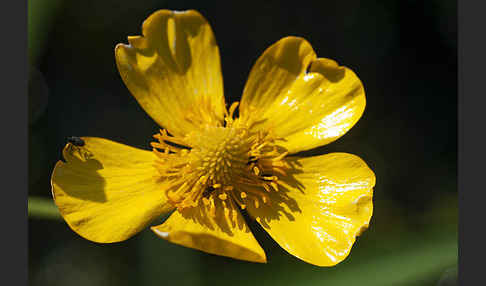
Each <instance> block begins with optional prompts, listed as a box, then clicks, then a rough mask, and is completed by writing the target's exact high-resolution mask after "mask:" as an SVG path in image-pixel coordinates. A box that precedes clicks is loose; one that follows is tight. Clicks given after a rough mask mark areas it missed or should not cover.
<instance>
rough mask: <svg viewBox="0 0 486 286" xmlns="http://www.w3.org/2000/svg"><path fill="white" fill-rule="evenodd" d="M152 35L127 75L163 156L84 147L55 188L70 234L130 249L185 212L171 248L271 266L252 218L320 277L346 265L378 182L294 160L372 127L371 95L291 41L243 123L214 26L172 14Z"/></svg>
mask: <svg viewBox="0 0 486 286" xmlns="http://www.w3.org/2000/svg"><path fill="white" fill-rule="evenodd" d="M142 30H143V36H132V37H128V42H129V44H128V45H125V44H119V45H117V46H116V49H115V54H116V63H117V67H118V70H119V72H120V74H121V77H122V78H123V81H124V82H125V84H126V86H127V87H128V89H129V90H130V92H131V93H132V94H133V96H134V97H135V98H136V99H137V101H138V103H139V104H140V105H141V106H142V107H143V109H144V110H145V111H146V112H147V113H148V114H149V115H150V116H151V117H152V118H153V119H154V120H155V121H156V122H157V123H158V124H159V125H160V126H163V127H165V128H166V129H164V130H161V131H160V133H158V134H156V135H154V137H155V139H156V140H155V141H154V142H153V143H152V147H153V150H152V151H146V150H141V149H137V148H133V147H129V146H126V145H123V144H120V143H116V142H113V141H110V140H106V139H101V138H93V137H82V138H81V140H71V142H69V143H68V144H67V145H66V147H65V148H64V150H63V156H64V159H65V162H63V161H59V162H57V164H56V166H55V168H54V171H53V174H52V180H51V183H52V194H53V197H54V200H55V203H56V204H57V206H58V207H59V210H60V212H61V214H62V216H63V217H64V219H65V221H66V222H67V223H68V225H69V226H70V227H71V228H72V229H73V230H74V231H75V232H76V233H78V234H79V235H81V236H82V237H84V238H86V239H89V240H91V241H95V242H102V243H109V242H118V241H122V240H126V239H128V238H129V237H131V236H133V235H134V234H136V233H138V232H139V231H140V230H142V229H143V228H144V227H146V226H147V225H148V224H149V223H150V222H151V221H152V220H153V219H155V218H157V217H159V216H161V215H162V214H164V213H167V212H170V211H173V213H172V214H171V215H170V217H169V218H168V219H167V220H166V221H165V222H164V223H163V224H161V225H157V226H153V227H151V229H152V230H153V231H154V232H155V233H156V234H157V235H158V236H160V237H161V238H164V239H166V240H168V241H171V242H173V243H176V244H180V245H183V246H186V247H191V248H195V249H199V250H202V251H205V252H208V253H213V254H217V255H223V256H228V257H233V258H236V259H242V260H248V261H254V262H266V256H265V253H264V251H263V250H262V248H261V247H260V245H259V244H258V242H257V241H256V240H255V238H254V237H253V235H252V233H251V231H250V230H249V228H248V226H247V224H246V223H245V220H244V218H243V216H242V214H241V213H240V209H243V210H245V211H246V212H247V213H248V214H249V216H250V217H251V218H253V219H256V221H257V222H258V223H259V224H260V225H261V226H262V227H263V228H264V229H265V230H266V231H267V232H268V233H269V234H270V235H271V236H272V238H273V239H275V241H277V243H278V244H279V245H280V246H281V247H282V248H284V249H285V250H286V251H288V252H289V253H290V254H292V255H294V256H296V257H298V258H300V259H302V260H304V261H306V262H308V263H312V264H315V265H319V266H331V265H335V264H337V263H339V262H340V261H342V260H343V259H344V258H345V257H346V256H347V255H348V254H349V252H350V250H351V247H352V245H353V243H354V241H355V238H356V236H357V235H359V234H360V233H361V231H363V230H364V229H366V228H367V227H368V223H369V221H370V219H371V215H372V210H373V204H372V194H373V187H374V185H375V176H374V174H373V172H372V171H371V170H370V169H369V168H368V166H367V165H366V163H364V162H363V160H361V159H360V158H359V157H357V156H355V155H351V154H347V153H331V154H326V155H321V156H314V157H306V158H303V157H299V156H297V155H294V156H291V154H295V153H297V152H300V151H304V150H309V149H311V148H314V147H318V146H322V145H324V144H328V143H330V142H332V141H334V140H336V139H337V138H339V137H340V136H342V135H343V134H344V133H346V132H347V131H348V130H349V129H350V128H351V127H352V126H353V125H354V124H355V123H356V122H357V121H358V119H359V118H360V117H361V115H362V113H363V111H364V108H365V94H364V89H363V86H362V84H361V82H360V80H359V79H358V77H357V76H356V75H355V73H354V72H352V71H351V70H350V69H348V68H346V67H342V66H338V65H337V63H336V62H334V61H332V60H330V59H325V58H317V56H316V54H315V53H314V51H313V49H312V47H311V45H310V44H309V43H308V42H307V41H306V40H304V39H302V38H299V37H286V38H283V39H281V40H279V41H278V42H276V43H275V44H273V45H272V46H270V47H269V48H268V49H267V50H266V51H265V52H264V53H263V55H262V56H261V57H260V58H259V59H258V60H257V62H256V63H255V65H254V67H253V68H252V70H251V72H250V75H249V78H248V81H247V83H246V86H245V88H244V91H243V95H242V99H241V104H240V108H239V117H238V118H236V117H235V112H236V108H237V105H238V103H234V104H232V105H231V107H230V108H229V110H227V109H226V104H225V100H224V96H223V80H222V76H221V66H220V58H219V50H218V46H217V44H216V41H215V38H214V35H213V32H212V30H211V27H210V26H209V24H208V23H207V21H206V20H205V19H204V18H203V16H201V15H200V14H199V13H198V12H196V11H193V10H190V11H185V12H173V11H168V10H160V11H157V12H155V13H153V14H152V15H151V16H150V17H148V19H147V20H146V21H145V22H144V23H143V28H142ZM135 128H136V127H135ZM166 130H167V131H166Z"/></svg>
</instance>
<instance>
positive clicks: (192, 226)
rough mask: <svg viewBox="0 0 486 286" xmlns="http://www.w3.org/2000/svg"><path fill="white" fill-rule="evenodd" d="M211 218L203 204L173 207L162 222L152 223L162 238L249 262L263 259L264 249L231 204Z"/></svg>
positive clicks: (154, 229)
mask: <svg viewBox="0 0 486 286" xmlns="http://www.w3.org/2000/svg"><path fill="white" fill-rule="evenodd" d="M231 205H232V206H231V207H230V208H228V209H227V210H229V211H227V212H224V211H223V210H222V209H219V211H216V213H215V216H214V218H213V217H212V216H211V215H210V214H209V212H208V211H207V210H206V209H205V208H203V207H196V208H192V209H185V210H183V211H182V212H179V211H175V212H174V213H173V214H172V215H171V216H170V217H169V218H168V219H167V221H165V222H164V223H163V224H161V225H158V226H154V227H152V230H153V231H154V232H155V233H156V234H157V235H158V236H160V237H161V238H163V239H166V240H168V241H170V242H173V243H176V244H179V245H183V246H186V247H190V248H194V249H198V250H202V251H204V252H207V253H212V254H216V255H222V256H227V257H232V258H235V259H241V260H247V261H252V262H263V263H264V262H266V256H265V252H264V251H263V249H262V248H261V247H260V245H259V244H258V242H257V241H256V240H255V238H254V237H253V234H252V233H251V231H250V229H249V228H248V225H247V224H246V222H245V220H244V219H243V217H242V215H241V214H240V212H239V210H237V209H236V207H235V206H233V204H231Z"/></svg>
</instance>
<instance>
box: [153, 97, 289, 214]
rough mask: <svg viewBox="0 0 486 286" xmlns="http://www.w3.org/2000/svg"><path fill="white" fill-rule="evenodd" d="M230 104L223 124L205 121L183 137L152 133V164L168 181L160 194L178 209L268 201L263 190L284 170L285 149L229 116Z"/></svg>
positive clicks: (272, 188) (275, 187) (271, 187)
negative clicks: (154, 139)
mask: <svg viewBox="0 0 486 286" xmlns="http://www.w3.org/2000/svg"><path fill="white" fill-rule="evenodd" d="M235 108H236V105H235V104H234V105H232V106H231V108H230V113H229V114H227V116H226V118H225V121H226V126H210V125H205V126H203V127H202V128H201V129H200V130H197V131H193V132H191V133H190V134H188V135H186V136H184V137H174V136H170V135H168V134H167V131H165V130H161V132H160V133H159V134H156V135H154V137H155V138H156V139H158V142H152V146H153V147H154V149H153V151H154V152H155V154H156V155H157V157H158V160H157V161H156V163H155V167H156V168H157V169H158V170H159V173H160V175H161V177H162V178H163V179H167V180H169V182H170V183H169V188H168V189H167V190H166V195H167V198H168V199H169V202H171V203H172V204H173V205H174V206H176V207H177V208H178V209H179V210H181V209H185V208H190V207H196V206H202V207H207V208H208V209H209V213H210V214H212V215H214V213H215V211H216V209H217V208H218V206H222V209H228V207H229V205H231V204H235V203H236V204H238V205H239V206H240V207H241V208H243V209H244V208H245V207H246V206H247V204H249V203H253V204H254V206H255V207H257V208H258V207H259V205H260V204H261V203H269V201H270V200H269V196H268V193H269V192H272V191H278V179H279V176H285V175H286V170H287V169H288V165H287V163H286V162H285V161H284V160H283V158H284V157H285V156H286V155H287V152H285V150H284V149H283V148H282V147H279V146H278V145H276V144H275V141H276V140H275V139H273V138H272V137H271V136H270V135H269V134H268V133H263V132H253V133H252V132H250V130H251V125H250V126H248V124H245V123H242V122H240V121H238V119H236V120H233V118H232V117H233V116H232V114H233V112H234V109H235ZM159 150H161V151H162V152H161V151H159ZM232 209H234V208H232Z"/></svg>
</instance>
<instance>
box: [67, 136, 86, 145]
mask: <svg viewBox="0 0 486 286" xmlns="http://www.w3.org/2000/svg"><path fill="white" fill-rule="evenodd" d="M67 141H68V142H69V143H71V144H73V145H74V146H78V147H81V146H84V144H85V143H84V140H83V139H81V138H79V137H77V136H69V137H68V138H67Z"/></svg>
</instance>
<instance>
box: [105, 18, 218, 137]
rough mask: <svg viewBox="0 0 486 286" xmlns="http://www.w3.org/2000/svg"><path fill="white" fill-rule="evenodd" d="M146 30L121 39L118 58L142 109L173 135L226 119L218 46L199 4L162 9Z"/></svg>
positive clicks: (148, 22)
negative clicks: (196, 7) (198, 9)
mask: <svg viewBox="0 0 486 286" xmlns="http://www.w3.org/2000/svg"><path fill="white" fill-rule="evenodd" d="M142 32H143V36H133V37H129V38H128V42H129V43H130V44H129V45H124V44H118V45H117V46H116V49H115V55H116V63H117V66H118V70H119V72H120V75H121V77H122V78H123V81H124V82H125V84H126V86H127V87H128V89H129V90H130V92H131V93H132V94H133V96H134V97H135V98H136V99H137V101H138V103H140V105H141V106H142V107H143V109H144V110H145V111H146V112H147V113H148V114H149V115H150V116H151V117H152V118H153V119H154V120H155V121H156V122H157V123H158V124H159V125H160V126H162V127H164V128H166V129H167V130H169V132H171V133H172V134H174V135H179V136H182V135H185V134H187V133H189V132H190V131H191V130H193V129H194V128H198V126H199V125H200V124H206V123H209V124H216V121H221V120H223V115H224V108H225V104H224V96H223V80H222V76H221V64H220V58H219V50H218V46H217V44H216V40H215V38H214V35H213V32H212V30H211V27H210V26H209V24H208V23H207V21H206V20H205V19H204V18H203V16H201V14H199V13H198V12H196V11H194V10H189V11H184V12H174V11H169V10H159V11H157V12H155V13H153V14H152V15H151V16H150V17H148V18H147V20H145V22H144V23H143V27H142Z"/></svg>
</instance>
